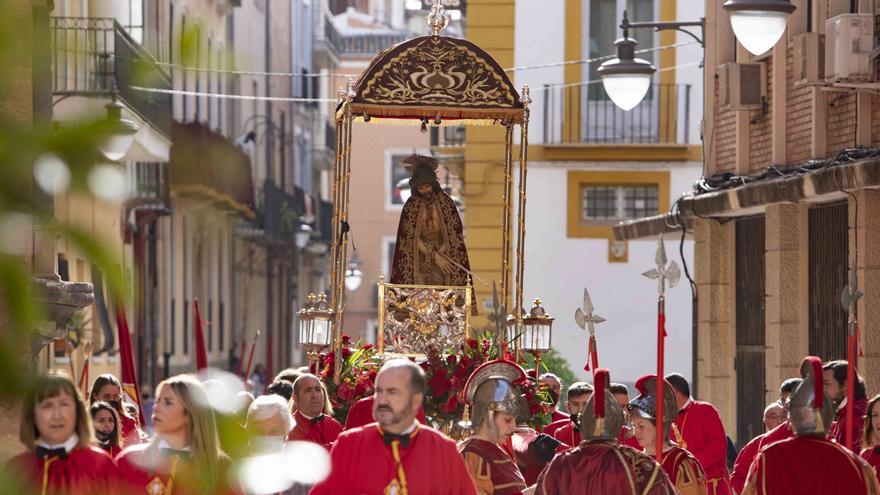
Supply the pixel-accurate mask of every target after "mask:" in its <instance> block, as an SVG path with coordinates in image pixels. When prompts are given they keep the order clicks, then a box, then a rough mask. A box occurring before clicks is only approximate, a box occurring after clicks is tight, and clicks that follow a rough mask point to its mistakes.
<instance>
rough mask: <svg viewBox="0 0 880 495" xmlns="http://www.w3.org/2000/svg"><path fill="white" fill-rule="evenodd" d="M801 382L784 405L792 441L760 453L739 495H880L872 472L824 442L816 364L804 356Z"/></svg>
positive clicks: (826, 416)
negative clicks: (786, 405) (787, 410)
mask: <svg viewBox="0 0 880 495" xmlns="http://www.w3.org/2000/svg"><path fill="white" fill-rule="evenodd" d="M801 376H802V377H803V381H802V382H801V384H800V385H798V387H797V389H796V390H795V392H794V394H792V396H791V400H790V403H789V415H788V417H789V423H790V424H791V427H792V429H793V430H794V434H795V436H794V437H793V438H789V439H787V440H783V441H780V442H776V443H773V444H771V445H768V446H766V447H764V448H763V449H762V450H761V451H760V452H758V455H757V456H756V457H755V461H754V462H753V463H752V467H751V469H750V470H749V476H748V479H747V480H746V485H745V488H744V489H743V494H744V495H746V494H747V495H777V494H779V495H782V494H800V493H817V494H819V493H821V494H822V495H844V494H845V495H875V494H877V493H880V486H878V483H877V478H876V477H875V475H874V472H873V469H872V468H871V467H870V466H869V465H868V464H867V463H866V462H865V461H864V460H863V459H861V458H860V457H859V456H857V455H856V454H854V453H852V452H851V451H849V450H847V449H846V448H844V447H842V446H841V445H838V444H837V443H836V442H834V441H832V440H829V439H827V438H826V431H825V425H827V424H829V422H830V421H831V416H832V405H831V401H830V400H829V398H828V397H827V396H826V394H825V392H824V390H823V388H824V387H823V384H822V361H821V360H820V359H819V358H818V357H816V356H807V357H806V358H805V359H804V361H803V363H802V364H801Z"/></svg>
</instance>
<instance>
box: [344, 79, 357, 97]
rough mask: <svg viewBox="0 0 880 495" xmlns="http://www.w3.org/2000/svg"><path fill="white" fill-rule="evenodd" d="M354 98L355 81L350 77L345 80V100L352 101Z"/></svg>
mask: <svg viewBox="0 0 880 495" xmlns="http://www.w3.org/2000/svg"><path fill="white" fill-rule="evenodd" d="M354 97H355V93H354V79H353V78H352V77H351V76H349V77H347V78H345V99H346V100H348V101H351V100H352V99H354Z"/></svg>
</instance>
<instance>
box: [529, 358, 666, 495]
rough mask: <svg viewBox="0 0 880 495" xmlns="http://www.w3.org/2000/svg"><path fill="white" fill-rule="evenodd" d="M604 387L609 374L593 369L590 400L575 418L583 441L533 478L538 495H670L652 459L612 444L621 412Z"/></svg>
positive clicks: (602, 369)
mask: <svg viewBox="0 0 880 495" xmlns="http://www.w3.org/2000/svg"><path fill="white" fill-rule="evenodd" d="M608 382H609V377H608V370H606V369H604V368H600V369H598V370H596V372H595V376H594V383H593V387H594V390H595V391H594V394H593V397H592V398H591V399H590V401H589V402H588V403H587V406H586V408H585V409H584V411H583V412H582V413H581V415H580V421H579V423H580V429H581V432H582V434H583V436H584V440H583V441H582V442H581V444H580V445H578V446H577V447H575V448H573V449H571V450H569V451H567V452H563V453H561V454H559V455H557V456H556V457H555V458H554V459H553V460H552V461H550V464H549V465H547V469H545V470H544V471H543V472H542V473H541V476H540V477H539V478H538V483H537V485H536V487H535V493H536V494H537V495H555V494H568V493H572V494H574V493H609V494H611V493H613V494H615V495H636V494H640V495H661V494H662V495H671V494H674V493H675V488H673V486H672V484H671V483H670V482H669V477H667V476H666V473H664V472H663V469H662V468H661V467H660V465H659V464H657V462H656V461H655V460H654V459H651V458H650V457H648V456H647V455H645V454H643V453H641V452H638V451H636V450H634V449H630V448H628V447H622V446H620V445H619V444H618V443H617V440H616V439H617V435H618V434H619V433H620V428H621V427H622V426H623V409H622V408H621V407H620V404H618V403H617V401H615V400H614V396H613V395H612V394H611V392H610V391H609V390H608V389H607V387H606V385H607V383H608Z"/></svg>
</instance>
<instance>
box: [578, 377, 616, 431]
mask: <svg viewBox="0 0 880 495" xmlns="http://www.w3.org/2000/svg"><path fill="white" fill-rule="evenodd" d="M610 383H611V378H610V377H609V376H608V370H607V369H605V368H599V369H597V370H596V372H595V374H594V375H593V396H592V397H590V400H589V402H587V405H586V407H584V410H583V411H582V412H581V414H580V416H579V417H578V419H579V421H578V424H579V426H580V431H581V438H583V439H584V440H591V439H599V438H601V439H616V438H617V436H618V435H619V434H620V429H621V428H622V427H623V409H622V408H621V407H620V404H618V403H617V401H616V400H615V399H614V394H612V393H611V390H610V389H609V388H608V385H609V384H610Z"/></svg>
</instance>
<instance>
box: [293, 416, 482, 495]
mask: <svg viewBox="0 0 880 495" xmlns="http://www.w3.org/2000/svg"><path fill="white" fill-rule="evenodd" d="M414 433H415V434H414V436H413V437H412V439H411V440H410V444H409V445H408V446H407V447H406V448H404V447H402V446H401V447H400V449H399V452H400V460H401V467H402V468H403V473H404V476H405V477H406V483H407V492H408V493H410V494H412V495H415V494H419V495H458V494H462V495H476V493H477V492H476V489H475V488H474V483H473V481H472V480H471V476H470V474H469V473H468V471H467V468H466V467H465V465H464V460H463V459H462V457H461V455H460V454H459V453H458V448H457V447H456V445H455V442H453V441H452V440H450V439H449V438H447V437H446V436H445V435H443V434H442V433H440V432H439V431H437V430H435V429H433V428H431V427H429V426H419V427H418V428H417V430H416V431H415V432H414ZM330 461H331V465H332V468H331V471H330V476H329V477H328V478H327V479H326V480H324V481H323V482H321V483H319V484H318V485H316V486H315V487H314V488H313V489H312V491H311V492H310V493H311V494H312V495H322V494H327V495H341V494H365V495H380V494H383V493H386V492H385V490H386V488H387V487H388V486H389V485H392V484H394V483H396V482H397V477H398V471H397V469H396V468H395V462H394V458H393V457H392V450H391V447H390V446H388V445H385V443H384V442H383V441H382V434H381V433H380V430H379V427H378V425H375V424H371V425H367V426H364V427H361V428H355V429H353V430H348V431H346V432H343V433H342V434H341V435H339V438H337V439H336V443H334V444H333V448H332V449H330Z"/></svg>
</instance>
